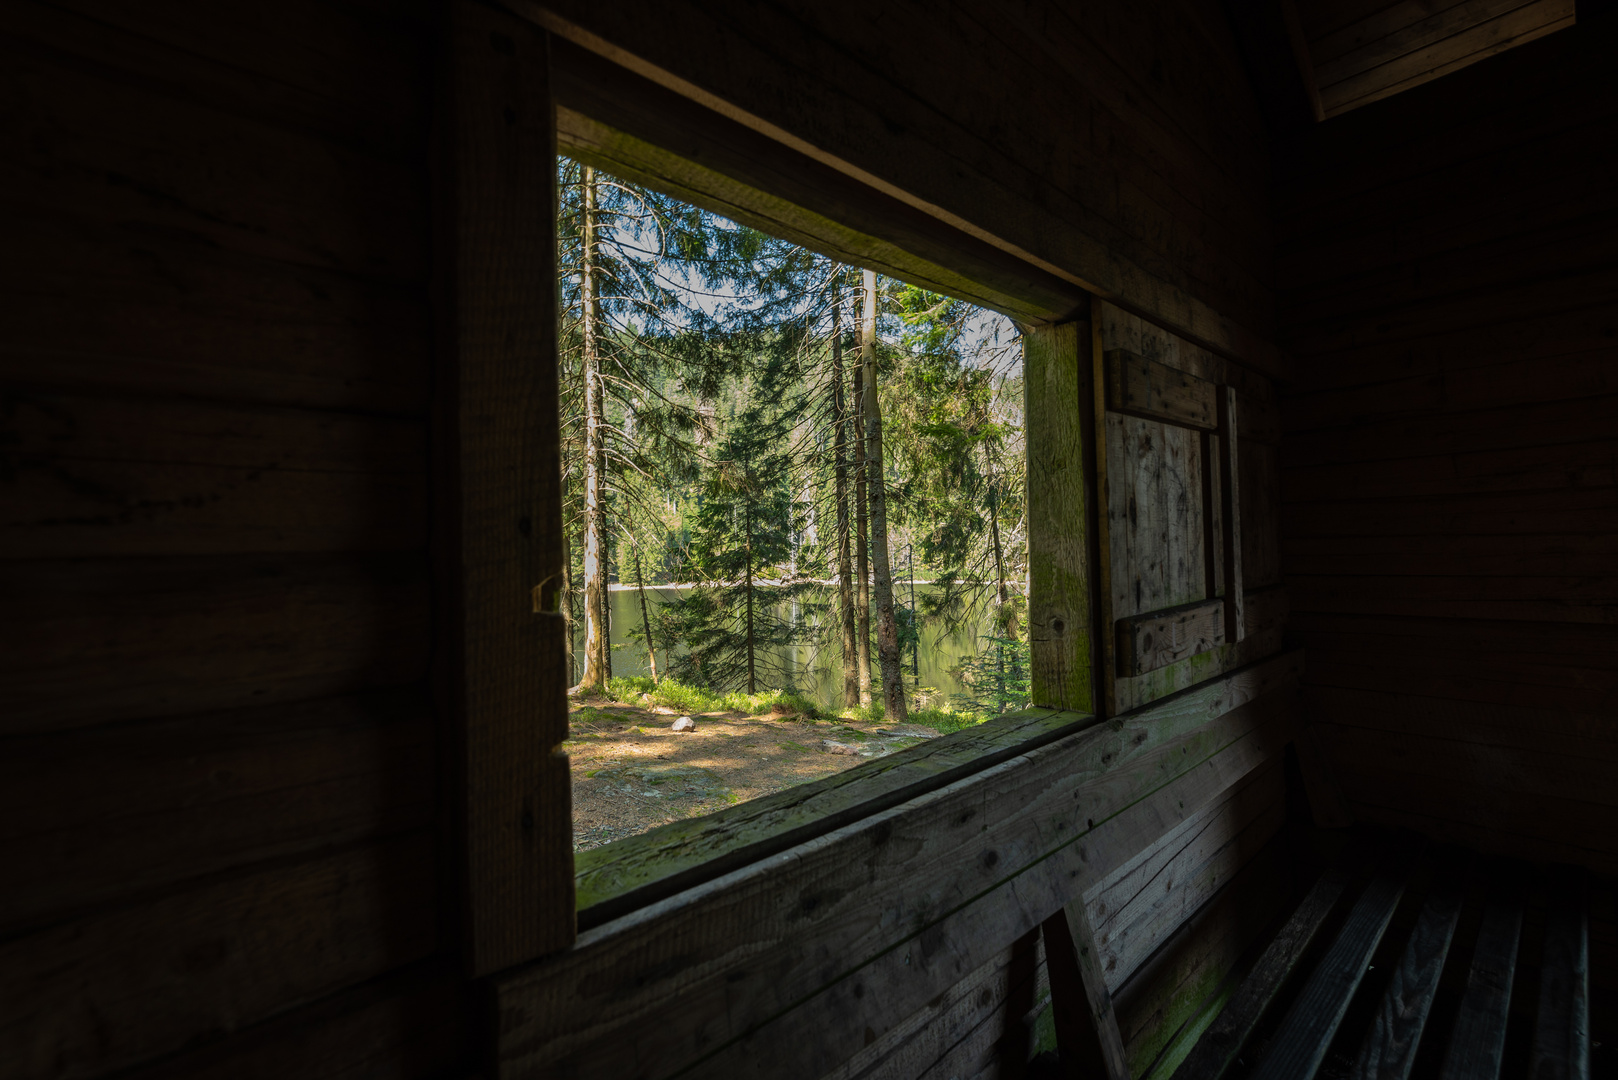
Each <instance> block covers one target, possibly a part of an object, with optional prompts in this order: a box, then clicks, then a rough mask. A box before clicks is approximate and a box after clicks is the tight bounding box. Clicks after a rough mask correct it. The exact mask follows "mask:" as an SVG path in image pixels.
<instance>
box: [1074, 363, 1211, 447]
mask: <svg viewBox="0 0 1618 1080" xmlns="http://www.w3.org/2000/svg"><path fill="white" fill-rule="evenodd" d="M1103 361H1104V364H1105V369H1106V390H1107V408H1109V409H1111V410H1112V411H1113V412H1121V413H1129V414H1131V415H1133V416H1144V417H1147V418H1149V419H1152V420H1165V421H1167V422H1169V423H1171V424H1181V425H1184V426H1186V427H1193V428H1196V429H1198V430H1200V431H1212V430H1214V429H1215V428H1216V427H1218V426H1219V419H1218V415H1217V413H1216V410H1215V409H1214V384H1213V383H1211V382H1209V381H1208V380H1206V379H1202V378H1198V377H1197V376H1195V375H1191V374H1188V373H1186V372H1184V371H1178V370H1176V369H1174V368H1172V367H1169V366H1168V365H1167V364H1162V363H1159V362H1157V361H1156V360H1151V359H1148V358H1146V357H1144V356H1140V355H1138V354H1136V353H1132V352H1130V351H1129V350H1127V349H1110V350H1108V351H1107V353H1106V354H1105V355H1104V357H1103Z"/></svg>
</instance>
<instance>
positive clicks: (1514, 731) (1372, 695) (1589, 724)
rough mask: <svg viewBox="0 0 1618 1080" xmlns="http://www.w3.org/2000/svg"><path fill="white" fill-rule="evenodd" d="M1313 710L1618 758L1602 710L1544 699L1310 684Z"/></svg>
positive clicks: (1344, 720) (1617, 742) (1390, 727)
mask: <svg viewBox="0 0 1618 1080" xmlns="http://www.w3.org/2000/svg"><path fill="white" fill-rule="evenodd" d="M1304 699H1305V702H1306V707H1307V709H1308V710H1309V713H1310V715H1311V716H1312V717H1314V718H1315V719H1316V720H1318V721H1319V722H1323V723H1334V724H1342V725H1344V726H1348V727H1365V728H1372V729H1375V730H1377V731H1386V732H1397V731H1406V730H1408V731H1413V732H1418V733H1421V734H1423V735H1428V736H1431V737H1433V738H1441V739H1452V740H1456V741H1459V742H1470V743H1475V744H1477V745H1480V746H1502V747H1520V748H1524V749H1530V750H1532V749H1538V750H1541V751H1543V752H1545V753H1554V754H1559V755H1562V756H1565V757H1587V758H1599V759H1601V760H1605V761H1618V730H1615V729H1614V725H1613V724H1612V721H1611V717H1610V715H1608V714H1604V713H1603V712H1601V711H1600V710H1591V711H1589V712H1584V713H1579V712H1574V711H1572V710H1568V709H1558V708H1555V707H1553V706H1550V705H1547V704H1546V703H1545V702H1543V701H1540V702H1539V703H1537V705H1529V706H1513V705H1509V704H1505V703H1503V702H1501V701H1500V700H1499V699H1498V698H1492V699H1489V700H1485V701H1467V700H1464V699H1459V698H1445V697H1438V696H1431V695H1417V694H1409V693H1405V694H1401V693H1397V692H1393V691H1389V690H1388V689H1387V688H1386V687H1384V686H1380V685H1379V686H1377V687H1375V688H1348V687H1334V686H1319V685H1309V686H1306V687H1305V689H1304Z"/></svg>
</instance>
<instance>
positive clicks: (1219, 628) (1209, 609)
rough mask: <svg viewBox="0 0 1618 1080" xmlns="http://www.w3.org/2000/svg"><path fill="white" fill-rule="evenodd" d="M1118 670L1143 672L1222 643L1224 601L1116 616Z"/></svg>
mask: <svg viewBox="0 0 1618 1080" xmlns="http://www.w3.org/2000/svg"><path fill="white" fill-rule="evenodd" d="M1116 630H1117V635H1118V674H1119V675H1121V676H1133V675H1144V674H1145V673H1146V672H1148V671H1156V670H1157V669H1158V668H1160V667H1164V666H1166V665H1168V664H1172V663H1173V662H1174V661H1176V660H1183V659H1185V658H1186V657H1188V656H1195V655H1196V654H1197V653H1203V652H1207V651H1208V650H1209V649H1213V648H1216V647H1218V646H1220V645H1223V644H1224V643H1225V602H1224V601H1223V600H1201V601H1198V602H1197V603H1194V604H1182V605H1180V606H1179V607H1177V608H1169V609H1168V610H1166V611H1153V612H1149V613H1147V614H1145V615H1127V616H1125V617H1124V618H1122V619H1119V620H1118V623H1117V627H1116Z"/></svg>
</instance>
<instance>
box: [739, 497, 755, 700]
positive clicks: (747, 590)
mask: <svg viewBox="0 0 1618 1080" xmlns="http://www.w3.org/2000/svg"><path fill="white" fill-rule="evenodd" d="M746 525H747V573H746V577H745V578H744V579H743V582H742V592H743V595H744V596H746V597H747V692H748V693H749V694H756V693H758V680H757V678H756V675H755V672H754V670H753V515H752V513H751V512H749V513H748V515H747V518H746Z"/></svg>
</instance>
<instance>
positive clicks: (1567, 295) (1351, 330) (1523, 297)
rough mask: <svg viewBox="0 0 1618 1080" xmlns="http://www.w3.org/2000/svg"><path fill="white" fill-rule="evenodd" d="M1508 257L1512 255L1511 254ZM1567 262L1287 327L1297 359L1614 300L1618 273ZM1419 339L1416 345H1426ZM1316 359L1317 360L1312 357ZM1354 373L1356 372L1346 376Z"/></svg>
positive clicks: (1395, 344)
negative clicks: (1545, 269)
mask: <svg viewBox="0 0 1618 1080" xmlns="http://www.w3.org/2000/svg"><path fill="white" fill-rule="evenodd" d="M1507 261H1508V262H1509V260H1507ZM1572 269H1573V268H1572V267H1568V266H1566V265H1563V266H1561V267H1560V268H1559V270H1560V272H1556V270H1553V271H1552V272H1550V273H1548V274H1543V275H1540V276H1536V277H1528V276H1516V275H1512V276H1509V277H1507V278H1506V279H1505V280H1504V281H1503V282H1497V283H1496V284H1494V285H1493V286H1491V287H1480V288H1476V289H1473V290H1470V291H1467V292H1463V293H1459V294H1454V295H1449V296H1443V297H1438V298H1434V299H1430V300H1428V301H1427V302H1425V303H1421V304H1403V305H1397V306H1390V307H1385V308H1381V309H1375V310H1365V309H1358V310H1354V311H1352V312H1350V313H1346V315H1340V316H1339V317H1337V318H1333V319H1329V320H1317V321H1313V322H1299V323H1296V324H1293V325H1291V326H1290V327H1289V329H1288V330H1287V331H1285V336H1286V340H1287V341H1289V342H1290V343H1291V346H1292V351H1293V352H1294V354H1295V355H1297V356H1298V358H1299V360H1300V361H1302V360H1306V359H1308V358H1310V357H1321V356H1326V355H1329V354H1334V353H1348V352H1350V351H1354V352H1358V351H1360V350H1369V349H1372V348H1381V349H1384V350H1389V351H1390V354H1391V355H1397V353H1396V352H1393V350H1397V349H1399V348H1401V347H1403V346H1405V345H1416V343H1417V342H1418V341H1423V339H1428V338H1441V337H1443V336H1445V335H1449V334H1458V333H1465V332H1472V333H1476V332H1479V331H1480V330H1482V329H1483V328H1485V327H1502V329H1504V327H1505V325H1506V324H1509V323H1527V324H1529V325H1534V324H1537V323H1540V322H1543V321H1545V320H1547V319H1552V318H1555V317H1557V316H1560V315H1562V314H1563V313H1573V312H1581V311H1588V310H1589V309H1591V308H1594V307H1597V306H1598V305H1604V304H1610V303H1611V299H1612V290H1613V282H1614V280H1615V279H1618V274H1615V273H1614V272H1613V271H1611V270H1609V269H1607V268H1605V267H1599V266H1597V267H1581V268H1579V269H1578V272H1577V273H1570V272H1569V271H1570V270H1572ZM1424 344H1425V343H1423V345H1416V347H1424ZM1310 363H1311V364H1313V361H1311V362H1310ZM1345 377H1352V376H1345Z"/></svg>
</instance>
